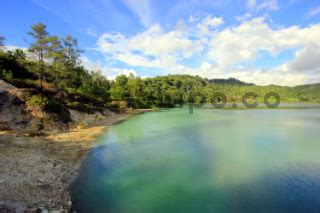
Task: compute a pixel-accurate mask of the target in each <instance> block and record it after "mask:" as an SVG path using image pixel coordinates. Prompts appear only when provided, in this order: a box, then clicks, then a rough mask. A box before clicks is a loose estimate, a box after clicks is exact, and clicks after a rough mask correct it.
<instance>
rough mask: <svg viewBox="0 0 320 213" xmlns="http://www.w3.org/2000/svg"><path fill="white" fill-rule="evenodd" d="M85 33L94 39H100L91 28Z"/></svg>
mask: <svg viewBox="0 0 320 213" xmlns="http://www.w3.org/2000/svg"><path fill="white" fill-rule="evenodd" d="M85 33H86V34H87V35H89V36H92V37H98V33H97V32H96V31H94V30H93V29H92V28H90V27H89V28H87V29H86V31H85Z"/></svg>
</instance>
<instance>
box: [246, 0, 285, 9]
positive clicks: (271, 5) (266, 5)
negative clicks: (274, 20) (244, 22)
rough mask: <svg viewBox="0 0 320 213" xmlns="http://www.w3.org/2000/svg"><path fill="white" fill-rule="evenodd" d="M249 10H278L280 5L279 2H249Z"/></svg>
mask: <svg viewBox="0 0 320 213" xmlns="http://www.w3.org/2000/svg"><path fill="white" fill-rule="evenodd" d="M246 6H247V8H248V9H249V10H257V11H260V10H271V11H274V10H278V9H279V4H278V1H277V0H263V1H261V2H260V3H259V2H257V0H247V4H246Z"/></svg>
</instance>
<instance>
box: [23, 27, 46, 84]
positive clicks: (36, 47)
mask: <svg viewBox="0 0 320 213" xmlns="http://www.w3.org/2000/svg"><path fill="white" fill-rule="evenodd" d="M46 28H47V26H46V25H45V24H43V23H41V22H39V23H38V24H34V25H32V27H31V31H30V32H29V33H28V34H29V35H30V36H31V37H32V38H33V39H34V41H33V43H32V44H31V46H30V48H29V51H30V52H32V53H34V54H36V56H37V62H38V72H39V82H40V87H41V88H42V81H43V80H44V58H45V57H46V56H47V51H48V45H49V33H48V32H47V30H46Z"/></svg>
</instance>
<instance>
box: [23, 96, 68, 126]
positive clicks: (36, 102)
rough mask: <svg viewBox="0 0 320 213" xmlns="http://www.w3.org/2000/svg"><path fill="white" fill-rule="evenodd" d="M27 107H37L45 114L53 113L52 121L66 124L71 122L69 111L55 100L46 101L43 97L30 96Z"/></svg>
mask: <svg viewBox="0 0 320 213" xmlns="http://www.w3.org/2000/svg"><path fill="white" fill-rule="evenodd" d="M26 103H27V105H28V106H31V107H38V108H40V109H42V110H44V111H46V112H50V113H53V115H54V119H56V120H59V121H62V122H64V123H67V122H69V121H71V116H70V112H69V110H68V109H67V108H66V107H65V106H64V105H63V104H61V103H60V102H58V101H57V100H55V99H48V98H47V97H45V96H43V95H39V94H38V95H32V96H31V97H30V98H29V99H28V100H27V101H26Z"/></svg>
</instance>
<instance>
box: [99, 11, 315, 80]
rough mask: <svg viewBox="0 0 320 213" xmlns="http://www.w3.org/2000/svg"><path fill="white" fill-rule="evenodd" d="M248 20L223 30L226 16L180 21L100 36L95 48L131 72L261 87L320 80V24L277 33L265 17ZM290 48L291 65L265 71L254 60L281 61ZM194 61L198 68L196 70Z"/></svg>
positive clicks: (282, 30) (277, 30)
mask: <svg viewBox="0 0 320 213" xmlns="http://www.w3.org/2000/svg"><path fill="white" fill-rule="evenodd" d="M246 17H247V18H249V20H247V21H242V22H241V23H239V24H238V25H235V26H231V27H226V28H222V29H220V28H217V26H220V25H221V24H222V23H223V19H222V18H219V17H211V16H207V17H205V18H203V19H200V20H198V19H197V20H194V21H193V22H192V23H190V22H188V24H186V23H185V22H183V23H182V21H181V22H180V24H178V27H177V26H176V27H175V28H174V29H173V30H169V31H164V30H163V29H162V28H161V26H160V25H153V26H151V27H149V28H147V29H146V30H144V31H142V32H140V33H137V34H136V35H133V36H130V37H127V36H124V35H122V34H120V33H106V34H102V35H100V36H99V39H98V43H97V45H98V49H99V51H100V52H102V53H103V54H104V55H105V56H106V58H107V60H109V61H110V60H111V64H112V63H113V64H115V63H114V62H121V63H123V64H126V66H127V67H128V69H127V70H130V69H131V68H134V69H135V70H137V69H139V68H143V69H144V70H148V69H150V70H158V71H162V72H163V74H167V73H171V74H194V75H200V76H203V77H207V78H221V77H236V78H239V79H240V80H243V81H248V82H253V83H256V84H261V85H267V84H280V85H295V84H303V83H310V82H314V81H315V80H314V79H318V80H320V79H319V77H317V76H316V75H315V74H316V72H318V73H319V71H320V70H319V69H318V67H319V62H318V60H317V59H318V58H319V49H320V48H319V45H320V41H319V39H318V38H319V37H320V24H316V25H310V26H308V27H304V28H301V27H298V26H291V27H286V28H281V29H273V28H272V27H271V26H270V24H268V23H267V22H266V21H265V19H264V18H261V17H260V18H253V19H250V15H246ZM178 23H179V22H178ZM200 26H201V27H200ZM286 50H290V51H296V53H295V58H294V60H293V61H287V62H285V63H283V64H282V65H280V66H279V67H275V68H270V69H266V70H262V69H256V68H255V66H254V64H255V60H256V59H257V58H258V57H260V56H261V52H262V51H263V52H264V53H269V54H270V55H272V56H273V57H277V55H278V54H279V53H281V52H283V51H286ZM194 61H197V63H198V64H199V65H198V67H194ZM185 62H188V63H185ZM188 64H193V66H188ZM102 70H107V69H106V68H103V69H102ZM110 70H113V72H118V73H121V72H123V69H118V68H115V67H109V68H108V71H104V72H105V73H107V74H108V76H111V75H112V76H114V75H115V74H110Z"/></svg>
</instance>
